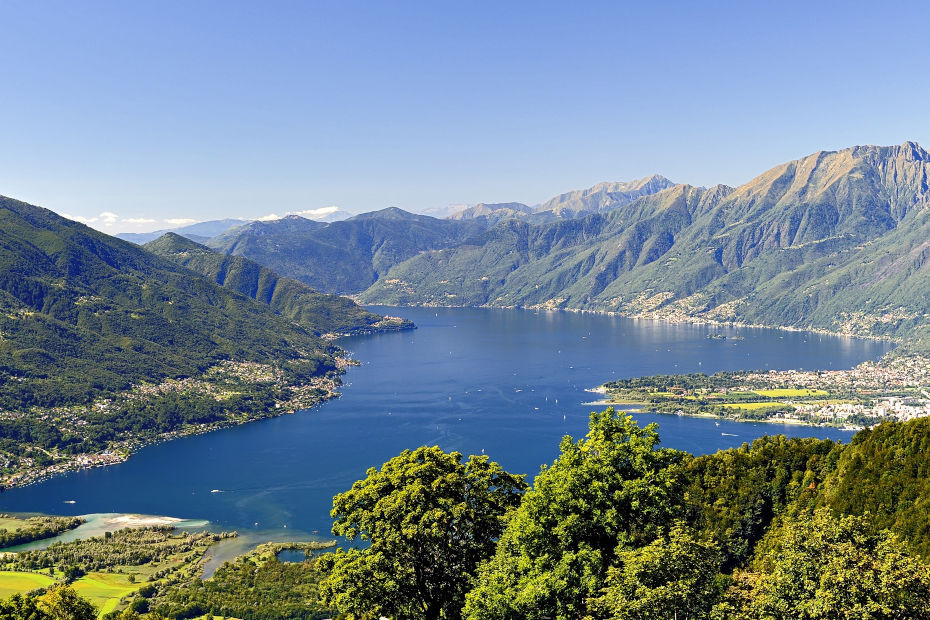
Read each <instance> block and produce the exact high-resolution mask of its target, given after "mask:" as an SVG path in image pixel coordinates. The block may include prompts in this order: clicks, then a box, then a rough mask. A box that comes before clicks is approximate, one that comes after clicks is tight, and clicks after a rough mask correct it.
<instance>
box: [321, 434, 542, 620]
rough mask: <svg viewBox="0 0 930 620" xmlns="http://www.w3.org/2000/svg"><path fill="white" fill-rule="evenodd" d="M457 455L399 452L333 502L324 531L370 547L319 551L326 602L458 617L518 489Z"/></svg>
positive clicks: (484, 462) (489, 465)
mask: <svg viewBox="0 0 930 620" xmlns="http://www.w3.org/2000/svg"><path fill="white" fill-rule="evenodd" d="M461 459H462V455H461V454H459V453H458V452H452V453H445V452H443V451H442V450H440V449H439V448H438V447H432V448H429V447H425V446H424V447H422V448H418V449H416V450H414V451H410V450H405V451H404V452H403V453H401V454H400V455H399V456H397V457H394V458H393V459H391V460H390V461H388V462H387V463H385V464H384V465H383V466H382V468H381V469H380V470H377V469H374V468H371V469H369V470H368V472H367V477H366V478H365V479H364V480H360V481H358V482H356V483H355V484H354V485H352V488H351V489H349V490H348V491H346V492H345V493H341V494H339V495H337V496H336V497H335V498H334V499H333V510H332V516H333V518H334V519H335V524H334V526H333V533H334V534H337V535H340V536H345V537H346V538H348V539H349V540H353V539H355V538H360V539H361V540H365V541H369V542H370V546H369V547H368V548H365V549H351V550H349V551H340V552H337V553H336V554H332V555H330V556H326V557H325V558H324V561H325V566H326V569H327V570H328V571H330V574H329V575H328V576H327V578H326V580H325V581H324V582H323V586H322V593H323V600H324V601H325V602H326V603H327V604H329V605H332V606H333V607H335V608H336V609H338V610H339V611H341V612H343V613H351V614H355V615H360V616H368V615H378V614H381V615H388V616H401V617H405V618H426V619H433V618H458V617H459V616H460V613H461V608H462V603H463V601H464V597H465V593H466V592H467V591H468V589H469V587H470V586H471V583H472V577H473V574H474V571H475V569H476V567H477V565H478V563H479V562H480V561H481V560H483V559H485V558H487V557H489V556H490V555H491V554H492V553H493V552H494V540H495V539H496V538H497V537H498V536H499V535H500V533H501V531H502V530H503V527H504V524H505V517H506V515H507V513H508V511H510V510H511V509H512V508H513V507H515V506H516V505H517V504H518V503H519V500H520V494H521V493H522V491H523V490H524V488H525V484H524V482H523V476H515V475H513V474H509V473H507V472H506V471H504V470H503V469H502V468H501V466H500V465H499V464H497V463H495V462H492V461H489V460H488V458H487V457H486V456H471V457H469V459H468V461H467V462H465V463H464V464H463V463H462V462H461Z"/></svg>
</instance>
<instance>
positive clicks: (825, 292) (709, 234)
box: [359, 142, 930, 336]
mask: <svg viewBox="0 0 930 620" xmlns="http://www.w3.org/2000/svg"><path fill="white" fill-rule="evenodd" d="M928 170H930V155H928V153H927V151H925V150H924V149H923V148H921V147H920V146H919V145H917V144H916V143H913V142H905V143H904V144H902V145H897V146H886V147H878V146H856V147H850V148H848V149H842V150H839V151H820V152H818V153H814V154H811V155H808V156H806V157H802V158H799V159H796V160H793V161H791V162H786V163H784V164H781V165H779V166H775V167H773V168H771V169H770V170H768V171H765V172H763V173H762V174H760V175H758V176H757V177H755V178H754V179H752V180H750V181H749V182H747V183H744V184H743V185H740V186H738V187H736V188H730V187H727V186H724V185H717V186H713V187H711V188H708V189H705V188H697V187H693V186H689V185H674V186H671V187H668V188H665V189H663V190H661V191H659V192H657V193H655V194H650V195H646V196H642V197H640V198H637V199H635V200H633V201H632V202H630V203H629V204H626V205H624V206H622V207H620V208H619V209H614V210H611V211H608V212H607V213H597V214H591V215H587V216H585V217H582V218H578V219H570V220H564V221H561V222H551V223H545V224H533V223H525V226H516V225H513V224H512V223H511V222H502V223H500V224H498V225H496V226H494V227H491V228H489V229H488V230H487V231H486V232H485V233H482V234H481V235H478V236H476V237H474V238H473V239H472V240H470V241H469V244H467V245H465V244H463V245H461V246H458V247H453V248H447V249H443V250H439V251H432V252H427V253H424V254H422V255H419V256H416V257H413V258H411V259H409V260H408V261H405V262H404V263H401V264H399V265H396V266H395V267H393V268H392V269H391V270H390V271H389V273H388V275H387V277H385V278H382V279H381V280H379V281H378V282H376V283H375V284H374V285H373V286H372V287H371V288H369V289H368V290H367V291H365V292H364V293H362V294H361V295H360V296H359V299H360V300H361V301H363V302H364V303H384V304H401V305H404V304H418V305H419V304H427V305H429V304H436V305H487V306H508V307H509V306H518V307H527V308H552V309H556V308H564V309H577V310H597V311H608V312H618V313H620V314H625V315H629V316H644V317H653V318H665V319H672V320H685V319H687V320H711V321H721V320H723V321H738V322H744V323H751V324H766V325H772V326H782V327H792V328H813V329H825V330H828V331H836V332H841V333H856V334H860V335H871V336H899V335H902V334H905V333H910V332H911V331H912V330H914V329H923V327H921V325H922V324H923V323H926V318H927V317H928V316H930V304H928V303H926V302H925V301H924V300H923V298H924V297H925V295H919V294H918V293H917V291H918V290H919V289H920V288H921V286H922V285H923V282H924V279H925V278H926V279H927V284H928V285H930V275H928V276H925V275H924V272H923V271H921V269H923V267H924V265H925V264H926V263H925V257H926V255H927V253H926V247H925V246H924V245H922V244H923V243H925V242H924V239H926V238H927V236H930V221H928V214H927V209H926V207H927V206H928V205H930V190H928V182H927V177H928ZM921 248H923V249H921ZM908 257H911V258H908ZM928 273H930V270H928ZM831 275H832V276H834V278H837V277H838V278H840V284H838V283H837V281H836V279H834V280H833V281H832V282H831V280H830V278H831ZM869 283H872V284H871V285H869ZM863 287H865V288H863ZM894 287H897V290H898V293H896V292H895V290H893V289H894ZM866 289H868V292H863V291H864V290H866ZM926 290H930V289H926Z"/></svg>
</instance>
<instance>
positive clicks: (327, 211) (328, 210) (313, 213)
mask: <svg viewBox="0 0 930 620" xmlns="http://www.w3.org/2000/svg"><path fill="white" fill-rule="evenodd" d="M338 210H339V207H337V206H335V205H332V206H329V207H320V208H319V209H306V210H305V211H294V212H293V213H294V215H300V216H303V217H309V218H310V219H313V218H315V217H326V216H327V215H331V214H333V213H335V212H336V211H338Z"/></svg>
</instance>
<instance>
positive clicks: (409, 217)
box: [206, 208, 484, 293]
mask: <svg viewBox="0 0 930 620" xmlns="http://www.w3.org/2000/svg"><path fill="white" fill-rule="evenodd" d="M292 218H294V219H292ZM303 219H304V218H299V217H297V216H292V217H291V218H285V219H284V220H278V221H276V222H255V223H253V224H250V225H248V226H246V227H243V228H242V229H239V230H238V231H230V234H226V235H222V236H220V237H217V238H215V239H211V240H210V241H208V242H207V243H206V245H207V246H209V247H211V248H213V249H215V250H217V251H219V252H222V253H225V254H233V255H237V256H244V257H246V258H249V259H252V260H254V261H255V262H257V263H259V264H261V265H264V266H265V267H268V268H270V269H272V270H274V271H275V272H277V273H279V274H281V275H282V276H286V277H289V278H293V279H295V280H299V281H301V282H303V283H305V284H308V285H310V286H311V287H313V288H315V289H317V290H319V291H322V292H326V293H357V292H359V291H362V290H364V289H366V288H367V287H369V286H371V284H372V283H373V282H374V281H375V280H377V279H378V277H380V276H381V275H383V274H385V273H387V271H388V269H390V268H391V267H392V266H394V265H396V264H397V263H400V262H402V261H404V260H406V259H408V258H410V257H412V256H416V255H417V254H418V253H420V252H423V251H426V250H432V249H437V248H443V247H449V246H452V245H456V244H458V243H461V242H462V241H464V240H465V239H467V238H468V237H470V236H471V235H473V234H475V233H477V232H480V231H481V230H483V229H484V226H483V225H482V224H480V223H478V222H473V221H472V222H458V221H450V220H439V219H436V218H433V217H429V216H426V215H414V214H412V213H407V212H406V211H402V210H401V209H397V208H389V209H383V210H381V211H375V212H372V213H366V214H363V215H357V216H355V217H353V218H350V219H348V220H343V221H340V222H333V223H331V224H326V225H323V224H320V223H319V222H311V221H310V220H304V222H310V224H306V223H304V222H299V221H298V220H303ZM286 220H288V221H289V222H288V223H287V224H282V222H285V221H286Z"/></svg>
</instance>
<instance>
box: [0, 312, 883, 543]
mask: <svg viewBox="0 0 930 620" xmlns="http://www.w3.org/2000/svg"><path fill="white" fill-rule="evenodd" d="M374 310H375V311H378V312H382V313H384V312H387V313H389V314H394V315H401V316H404V317H406V318H409V319H411V320H413V321H414V322H415V323H416V324H417V325H418V326H419V329H417V330H414V331H407V332H395V333H388V334H380V335H376V336H367V337H358V338H348V339H344V340H342V341H340V344H341V345H342V346H343V347H344V348H346V349H347V350H349V351H351V352H352V354H353V357H355V358H356V359H358V360H361V362H362V364H361V366H358V367H355V368H352V369H350V370H349V372H348V374H347V375H346V376H345V377H344V380H345V385H344V386H343V389H342V390H341V391H342V397H341V398H339V399H337V400H334V401H330V402H328V403H325V404H323V405H321V406H319V407H316V408H314V409H311V410H307V411H302V412H299V413H296V414H293V415H285V416H281V417H278V418H272V419H268V420H262V421H259V422H254V423H251V424H247V425H243V426H239V427H236V428H232V429H228V430H223V431H219V432H215V433H210V434H206V435H199V436H195V437H187V438H183V439H179V440H175V441H170V442H166V443H163V444H158V445H154V446H150V447H148V448H145V449H144V450H141V451H140V452H139V453H138V454H136V455H134V456H133V457H132V458H131V459H130V460H129V461H128V462H126V463H123V464H120V465H116V466H112V467H106V468H100V469H92V470H88V471H83V472H76V473H72V474H68V475H65V476H61V477H58V478H55V479H52V480H49V481H46V482H43V483H41V484H37V485H33V486H30V487H26V488H22V489H12V490H9V491H7V492H5V493H3V494H0V511H7V512H28V511H37V512H46V513H52V514H87V513H125V512H131V513H141V514H158V515H171V516H175V517H181V518H188V519H208V520H209V521H211V522H212V523H213V525H214V527H216V528H218V529H237V530H239V531H240V532H243V534H248V535H249V536H247V538H250V539H251V538H255V537H257V538H275V539H291V538H299V537H306V534H307V533H314V532H316V533H319V535H320V536H324V537H325V536H327V535H328V534H329V528H330V525H331V519H330V517H329V509H330V507H331V503H332V496H333V495H334V494H336V493H338V492H340V491H343V490H345V489H346V488H348V487H349V486H351V484H352V482H353V481H355V480H357V479H358V478H361V477H363V476H364V475H365V470H366V469H367V468H368V467H373V466H380V465H381V464H382V463H383V462H384V461H386V460H387V459H389V458H391V457H392V456H395V455H396V454H398V453H399V452H401V451H402V450H404V449H405V448H415V447H417V446H420V445H424V444H426V445H439V446H440V447H442V448H443V449H445V450H458V451H460V452H462V453H464V454H466V455H467V454H472V453H475V454H480V453H482V452H484V453H486V454H488V455H490V456H491V458H492V459H494V460H497V461H499V462H500V463H501V464H502V465H503V466H504V467H505V468H507V469H508V470H510V471H513V472H520V473H529V474H530V476H531V477H532V475H534V474H535V473H536V472H538V471H539V466H540V465H541V464H542V463H551V462H552V460H553V459H554V458H555V457H556V456H557V454H558V443H559V439H560V438H561V437H562V436H563V435H565V434H571V435H573V436H575V437H576V438H577V437H580V436H583V435H584V434H585V432H586V431H587V423H588V414H589V413H590V411H592V410H593V409H595V408H601V407H595V406H593V405H590V404H585V403H587V402H589V401H592V400H596V399H597V398H598V395H596V394H591V393H588V392H586V391H585V389H586V388H593V387H596V386H598V385H600V384H602V383H604V382H606V381H609V380H612V379H615V378H620V377H630V376H637V375H649V374H657V373H688V372H708V373H711V372H716V371H719V370H739V369H787V368H824V369H839V368H849V367H852V366H854V365H856V364H857V363H859V362H861V361H863V360H866V359H874V358H877V357H879V356H881V355H882V354H883V353H884V352H885V351H887V350H888V349H889V348H890V344H889V343H886V342H876V341H868V340H857V339H851V338H840V337H833V336H825V335H819V334H809V333H802V332H788V331H779V330H769V329H755V328H720V327H711V326H703V325H686V324H669V323H663V322H655V321H643V320H631V319H624V318H619V317H610V316H605V315H595V314H575V313H564V312H532V311H523V310H495V309H463V308H452V309H447V308H442V309H435V308H403V309H401V308H374ZM712 334H722V335H725V336H727V337H728V339H726V340H723V339H708V336H709V335H712ZM737 335H738V336H740V337H742V339H736V340H734V339H733V337H734V336H737ZM636 418H637V419H638V420H639V422H640V423H641V424H646V423H649V422H658V423H659V427H660V433H661V437H662V443H663V445H665V446H668V447H672V448H679V449H682V450H687V451H689V452H692V453H707V452H714V451H716V450H719V449H722V448H728V447H732V446H736V445H740V444H741V443H742V442H744V441H751V440H752V439H753V438H755V437H759V436H761V435H763V434H776V433H784V434H786V435H792V436H816V437H829V438H833V439H843V440H848V438H849V437H851V433H849V432H844V431H839V430H835V429H822V428H810V427H801V426H784V425H773V424H747V423H735V422H720V425H719V426H717V425H715V423H714V421H713V420H708V419H701V418H687V417H676V416H662V415H650V414H638V415H636ZM65 502H74V503H65ZM259 533H260V535H259ZM257 538H256V539H257Z"/></svg>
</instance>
